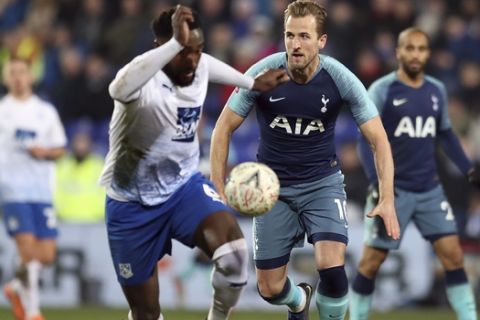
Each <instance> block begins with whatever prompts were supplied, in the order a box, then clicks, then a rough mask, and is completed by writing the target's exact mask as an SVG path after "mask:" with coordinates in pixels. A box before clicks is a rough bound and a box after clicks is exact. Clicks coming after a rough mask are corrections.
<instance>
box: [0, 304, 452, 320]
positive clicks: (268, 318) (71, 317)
mask: <svg viewBox="0 0 480 320" xmlns="http://www.w3.org/2000/svg"><path fill="white" fill-rule="evenodd" d="M44 315H45V318H46V319H47V320H85V319H86V320H127V310H121V309H107V308H91V307H85V308H76V309H46V310H45V311H44ZM205 315H206V311H203V312H200V311H198V312H197V311H179V310H165V311H164V316H165V319H166V320H203V319H205ZM285 318H286V312H283V313H274V312H260V311H257V312H245V311H238V312H235V314H234V315H233V316H232V317H231V320H256V319H258V320H278V319H285ZM0 319H1V320H13V319H14V318H13V316H12V314H11V313H10V310H9V309H6V308H0ZM310 319H311V320H318V316H317V314H316V311H315V309H312V310H311V312H310ZM347 319H348V317H347ZM381 319H386V320H405V319H408V320H425V319H435V320H454V319H456V317H455V315H454V314H453V312H452V311H450V310H449V309H412V310H400V311H392V312H386V313H375V314H372V316H371V317H370V320H381Z"/></svg>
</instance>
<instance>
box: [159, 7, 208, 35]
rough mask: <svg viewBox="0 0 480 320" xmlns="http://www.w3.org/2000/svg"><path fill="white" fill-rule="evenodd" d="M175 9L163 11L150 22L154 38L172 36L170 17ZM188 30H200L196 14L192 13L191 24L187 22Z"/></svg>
mask: <svg viewBox="0 0 480 320" xmlns="http://www.w3.org/2000/svg"><path fill="white" fill-rule="evenodd" d="M174 12H175V7H173V8H171V9H170V10H167V11H163V12H162V13H161V14H160V16H158V17H157V18H156V19H154V20H153V21H152V25H151V26H152V31H153V34H154V35H155V37H156V38H170V37H172V35H173V28H172V16H173V14H174ZM187 23H188V27H189V29H190V30H193V29H198V28H201V24H200V19H199V17H198V13H197V12H196V11H193V22H187Z"/></svg>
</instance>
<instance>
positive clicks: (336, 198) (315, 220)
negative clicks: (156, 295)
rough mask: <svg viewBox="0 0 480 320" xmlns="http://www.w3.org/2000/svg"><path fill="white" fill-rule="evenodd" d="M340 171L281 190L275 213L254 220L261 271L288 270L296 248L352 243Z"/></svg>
mask: <svg viewBox="0 0 480 320" xmlns="http://www.w3.org/2000/svg"><path fill="white" fill-rule="evenodd" d="M343 181H344V177H343V174H342V173H341V172H340V171H338V172H336V173H334V174H332V175H330V176H327V177H325V178H322V179H320V180H318V181H314V182H309V183H305V184H298V185H293V186H288V187H282V188H280V197H279V200H278V201H277V203H276V204H275V206H274V207H273V209H272V210H270V211H269V212H267V213H266V214H264V215H262V216H258V217H255V218H254V226H253V241H254V243H253V244H254V245H253V247H254V259H255V265H256V267H257V268H258V269H274V268H278V267H281V266H284V265H286V264H287V263H288V261H289V259H290V252H291V251H292V249H293V248H294V247H303V244H304V242H305V234H306V235H307V240H308V242H310V243H312V244H314V243H315V242H317V241H320V240H331V241H339V242H343V243H345V244H347V243H348V232H347V229H348V222H347V215H346V210H345V208H346V200H347V196H346V193H345V185H344V183H343Z"/></svg>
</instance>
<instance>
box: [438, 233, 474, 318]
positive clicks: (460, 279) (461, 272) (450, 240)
mask: <svg viewBox="0 0 480 320" xmlns="http://www.w3.org/2000/svg"><path fill="white" fill-rule="evenodd" d="M433 248H434V250H435V253H436V254H437V257H438V259H439V260H440V262H441V263H442V266H443V268H444V269H445V282H446V285H447V298H448V301H449V302H450V305H451V306H452V308H453V310H455V312H456V313H457V317H458V319H460V320H476V319H477V310H476V305H475V298H474V295H473V291H472V288H471V286H470V284H469V283H468V279H467V275H466V273H465V269H464V267H463V251H462V248H461V247H460V241H459V239H458V236H457V235H451V236H446V237H442V238H440V239H438V240H436V241H434V242H433Z"/></svg>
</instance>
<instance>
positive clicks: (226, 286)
mask: <svg viewBox="0 0 480 320" xmlns="http://www.w3.org/2000/svg"><path fill="white" fill-rule="evenodd" d="M212 260H213V262H214V264H215V266H214V268H213V271H212V286H213V289H214V293H213V302H212V306H211V307H210V310H209V312H208V317H207V320H225V319H228V317H229V315H230V312H231V310H232V308H233V307H234V306H235V305H236V304H237V302H238V299H239V298H240V294H241V293H242V291H243V288H244V287H245V285H246V284H247V279H248V271H247V266H248V250H247V242H246V241H245V239H243V238H241V239H237V240H234V241H231V242H227V243H225V244H223V245H221V246H220V247H218V248H217V250H215V252H214V253H213V257H212Z"/></svg>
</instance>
